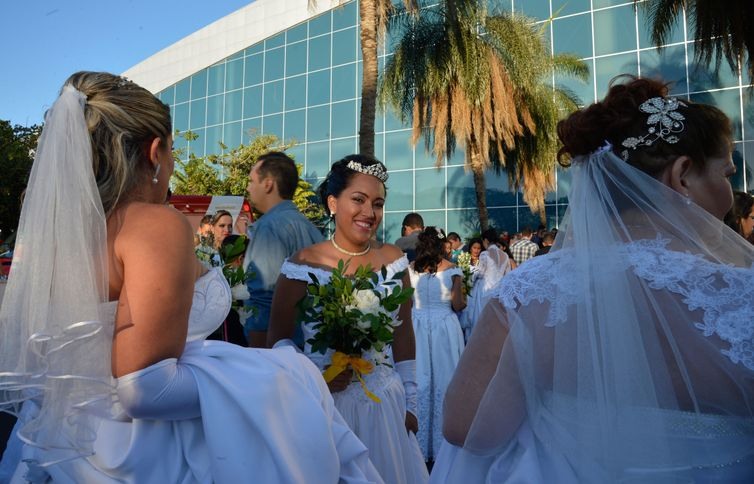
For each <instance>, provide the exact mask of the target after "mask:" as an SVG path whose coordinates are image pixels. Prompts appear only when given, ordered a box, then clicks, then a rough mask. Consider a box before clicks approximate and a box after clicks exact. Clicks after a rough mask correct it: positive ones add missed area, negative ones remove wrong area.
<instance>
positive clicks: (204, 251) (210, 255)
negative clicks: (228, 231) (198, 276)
mask: <svg viewBox="0 0 754 484" xmlns="http://www.w3.org/2000/svg"><path fill="white" fill-rule="evenodd" d="M194 253H195V254H196V258H197V259H199V262H201V264H202V265H203V266H204V267H206V268H207V269H212V268H213V267H217V266H218V265H219V259H218V258H217V257H215V256H216V255H217V250H215V237H214V236H213V235H212V234H208V235H202V236H200V237H199V244H197V246H196V247H194Z"/></svg>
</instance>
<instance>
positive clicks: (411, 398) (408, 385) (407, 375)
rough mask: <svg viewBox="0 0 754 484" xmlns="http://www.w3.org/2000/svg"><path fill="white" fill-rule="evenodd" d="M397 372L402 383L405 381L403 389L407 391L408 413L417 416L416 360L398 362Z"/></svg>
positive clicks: (396, 365)
mask: <svg viewBox="0 0 754 484" xmlns="http://www.w3.org/2000/svg"><path fill="white" fill-rule="evenodd" d="M395 371H396V372H397V373H398V375H399V376H400V377H401V381H403V389H404V390H405V391H406V411H407V412H411V413H412V414H414V416H417V415H418V412H417V407H418V400H417V388H418V386H417V384H416V360H403V361H398V362H396V363H395Z"/></svg>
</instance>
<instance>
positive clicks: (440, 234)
mask: <svg viewBox="0 0 754 484" xmlns="http://www.w3.org/2000/svg"><path fill="white" fill-rule="evenodd" d="M432 228H433V229H435V232H437V238H438V239H440V240H445V234H444V233H442V229H440V228H439V227H432Z"/></svg>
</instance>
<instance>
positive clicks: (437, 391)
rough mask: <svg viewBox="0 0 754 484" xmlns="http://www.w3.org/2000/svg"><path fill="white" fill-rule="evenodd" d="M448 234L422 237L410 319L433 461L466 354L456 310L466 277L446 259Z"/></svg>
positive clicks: (428, 231) (433, 231)
mask: <svg viewBox="0 0 754 484" xmlns="http://www.w3.org/2000/svg"><path fill="white" fill-rule="evenodd" d="M444 242H445V234H444V233H443V232H442V230H441V229H437V228H436V227H427V228H425V229H424V230H423V231H422V233H421V234H419V243H418V244H417V246H416V259H415V260H414V262H413V263H412V264H411V267H410V269H409V275H410V277H411V285H412V286H413V287H414V307H413V312H412V313H411V318H412V319H413V322H414V333H415V335H416V381H417V383H418V385H419V415H418V417H419V433H418V438H419V445H420V446H421V449H422V453H423V454H424V459H425V460H427V461H434V460H435V456H436V455H437V452H438V451H439V450H440V443H441V442H442V402H443V399H444V398H445V390H446V388H447V386H448V383H449V382H450V377H451V376H453V372H454V371H455V369H456V365H457V364H458V360H459V359H460V358H461V352H462V351H463V333H462V332H461V324H460V323H459V322H458V316H456V313H455V311H461V310H462V309H463V308H464V307H465V306H466V296H464V295H463V291H462V284H463V282H462V281H463V272H462V271H461V269H459V268H458V267H456V265H455V264H453V263H451V262H448V261H447V260H445V259H444V258H443V245H444Z"/></svg>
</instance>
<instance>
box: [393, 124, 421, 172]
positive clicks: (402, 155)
mask: <svg viewBox="0 0 754 484" xmlns="http://www.w3.org/2000/svg"><path fill="white" fill-rule="evenodd" d="M410 139H411V131H396V132H393V133H385V159H384V160H383V161H384V163H385V166H387V167H388V169H389V170H391V171H392V170H403V169H407V168H413V167H414V154H413V149H412V148H411V145H410V144H409V141H410ZM422 173H424V172H422Z"/></svg>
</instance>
